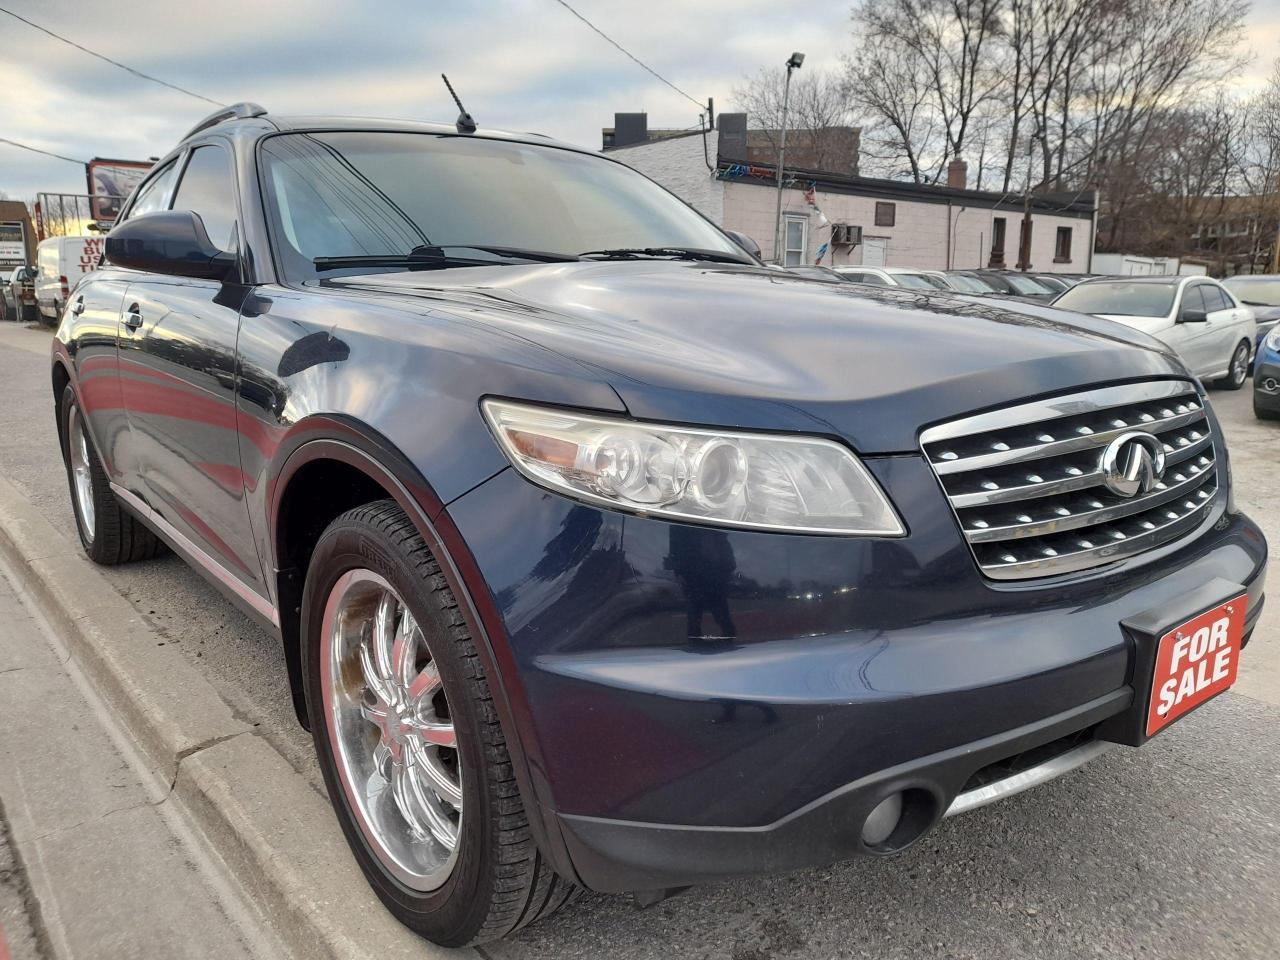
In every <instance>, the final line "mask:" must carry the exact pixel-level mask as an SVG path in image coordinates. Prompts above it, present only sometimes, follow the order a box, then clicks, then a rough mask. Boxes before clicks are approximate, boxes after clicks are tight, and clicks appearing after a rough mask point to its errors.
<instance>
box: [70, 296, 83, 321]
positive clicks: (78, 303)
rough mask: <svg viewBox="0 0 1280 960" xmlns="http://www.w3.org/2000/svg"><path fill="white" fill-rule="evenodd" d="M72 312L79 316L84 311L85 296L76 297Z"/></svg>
mask: <svg viewBox="0 0 1280 960" xmlns="http://www.w3.org/2000/svg"><path fill="white" fill-rule="evenodd" d="M71 312H72V313H73V314H75V315H76V316H77V317H78V316H80V314H82V313H84V297H76V300H75V303H73V304H71Z"/></svg>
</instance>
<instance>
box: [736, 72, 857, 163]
mask: <svg viewBox="0 0 1280 960" xmlns="http://www.w3.org/2000/svg"><path fill="white" fill-rule="evenodd" d="M785 82H786V70H785V68H782V67H778V68H774V69H770V68H762V69H760V70H759V71H757V72H756V73H755V74H754V75H753V76H750V77H748V78H746V80H745V81H744V82H743V83H741V84H740V85H738V86H737V87H734V89H733V101H734V104H735V106H736V107H738V109H741V110H745V111H746V113H747V118H748V123H749V124H750V125H751V126H752V128H753V129H755V130H758V131H760V136H761V137H762V139H764V141H765V142H766V144H767V145H768V147H769V149H770V150H772V151H773V152H775V153H776V152H777V149H778V141H779V137H778V133H779V131H780V130H781V129H782V98H783V92H784V85H785ZM851 117H852V113H851V110H850V102H849V93H848V88H847V85H846V81H845V77H844V76H843V75H842V74H841V73H840V72H839V71H836V70H820V69H819V70H813V69H810V70H802V71H800V72H799V73H796V74H793V75H792V77H791V95H790V99H789V100H788V107H787V151H788V154H790V155H793V156H795V157H801V158H803V163H797V165H802V166H812V167H814V168H816V169H823V170H826V169H830V170H840V169H842V168H844V167H847V166H850V163H849V161H850V156H849V154H850V153H851V152H854V151H856V145H857V144H856V139H855V138H854V136H853V134H852V133H851V134H850V135H849V137H847V138H842V137H835V136H831V135H830V131H832V130H835V129H838V128H845V127H849V126H850V123H851ZM792 151H794V154H792ZM854 164H855V165H856V158H854Z"/></svg>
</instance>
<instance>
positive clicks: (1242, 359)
mask: <svg viewBox="0 0 1280 960" xmlns="http://www.w3.org/2000/svg"><path fill="white" fill-rule="evenodd" d="M1248 376H1249V348H1248V347H1247V346H1246V345H1245V344H1243V343H1242V344H1240V346H1238V347H1236V352H1235V354H1233V355H1232V357H1231V382H1232V383H1235V384H1243V383H1244V381H1245V378H1246V377H1248Z"/></svg>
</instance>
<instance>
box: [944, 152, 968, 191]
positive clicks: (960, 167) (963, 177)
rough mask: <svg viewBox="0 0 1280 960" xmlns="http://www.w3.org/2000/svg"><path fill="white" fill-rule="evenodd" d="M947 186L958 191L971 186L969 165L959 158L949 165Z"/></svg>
mask: <svg viewBox="0 0 1280 960" xmlns="http://www.w3.org/2000/svg"><path fill="white" fill-rule="evenodd" d="M947 186H948V187H953V188H954V189H956V190H963V189H965V188H966V187H967V186H969V165H968V164H967V163H965V162H964V161H963V160H961V159H960V158H959V157H956V158H955V159H954V160H952V161H951V162H950V163H948V164H947Z"/></svg>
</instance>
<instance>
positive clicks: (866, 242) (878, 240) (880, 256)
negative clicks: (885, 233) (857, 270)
mask: <svg viewBox="0 0 1280 960" xmlns="http://www.w3.org/2000/svg"><path fill="white" fill-rule="evenodd" d="M888 256H889V238H888V237H864V238H863V240H862V265H863V266H864V267H883V266H884V265H885V261H886V259H887V258H888Z"/></svg>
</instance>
